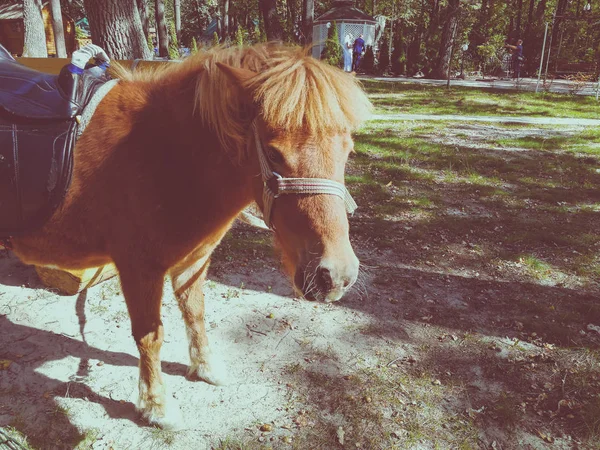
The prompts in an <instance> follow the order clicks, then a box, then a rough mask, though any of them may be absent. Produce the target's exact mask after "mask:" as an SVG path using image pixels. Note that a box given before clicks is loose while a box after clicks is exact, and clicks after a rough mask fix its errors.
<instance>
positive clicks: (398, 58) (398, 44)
mask: <svg viewBox="0 0 600 450" xmlns="http://www.w3.org/2000/svg"><path fill="white" fill-rule="evenodd" d="M405 62H406V61H405V57H404V55H403V53H402V36H401V35H400V33H397V34H396V38H395V39H394V50H392V58H391V63H392V73H393V74H394V75H398V74H401V73H404V65H405Z"/></svg>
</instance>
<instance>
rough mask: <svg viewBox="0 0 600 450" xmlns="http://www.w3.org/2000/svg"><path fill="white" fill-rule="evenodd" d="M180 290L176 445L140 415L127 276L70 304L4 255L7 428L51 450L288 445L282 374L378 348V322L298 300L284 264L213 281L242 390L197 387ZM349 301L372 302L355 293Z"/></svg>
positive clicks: (174, 317)
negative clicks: (181, 425)
mask: <svg viewBox="0 0 600 450" xmlns="http://www.w3.org/2000/svg"><path fill="white" fill-rule="evenodd" d="M0 255H1V253H0ZM270 263H271V264H273V263H274V261H270ZM244 265H246V264H244ZM169 284H170V283H168V282H167V283H165V296H164V308H163V321H164V324H165V330H166V340H165V345H164V347H163V350H162V357H163V373H164V377H165V381H166V383H167V386H168V392H169V393H168V398H169V400H174V401H176V402H177V403H178V404H179V405H180V407H181V410H182V412H183V415H184V417H185V422H186V423H185V431H183V432H178V433H177V437H176V440H175V442H169V441H170V439H172V437H173V436H172V435H171V434H170V433H166V432H162V431H159V430H156V429H153V428H150V427H147V426H144V424H142V423H141V422H140V421H139V420H138V416H137V414H136V412H135V411H134V402H135V397H136V394H137V379H138V370H137V357H138V354H137V349H136V346H135V344H134V342H133V339H132V338H131V336H130V325H129V320H128V316H127V311H126V307H125V302H124V300H123V297H122V294H121V292H120V287H119V284H118V280H117V279H112V280H110V281H107V282H105V283H103V284H100V285H98V286H95V287H93V288H91V289H89V290H88V291H87V294H80V295H79V296H61V295H57V294H55V293H53V292H51V291H50V290H47V289H44V287H43V286H41V285H40V282H39V280H38V279H37V276H36V274H35V271H34V270H33V269H32V268H31V267H28V266H25V265H23V264H22V263H20V261H19V260H18V259H17V258H16V257H15V256H14V255H10V254H8V255H5V256H4V257H1V259H0V346H1V349H2V350H1V351H0V360H4V361H11V363H10V366H9V367H8V368H7V369H6V370H2V371H0V426H8V425H12V426H15V427H16V428H18V429H19V430H20V431H22V432H23V433H25V434H26V435H27V436H28V437H29V440H30V442H33V443H34V444H36V446H37V445H41V446H43V447H48V448H56V447H61V446H63V447H65V448H70V447H71V446H72V445H73V442H76V441H78V440H79V439H81V438H82V435H83V436H85V437H88V439H89V440H90V441H91V442H90V444H91V448H94V449H96V448H107V449H108V448H115V449H116V448H162V447H164V446H169V447H171V448H181V449H184V448H209V447H210V446H211V444H213V445H214V444H215V443H218V441H219V439H220V438H226V437H227V436H239V435H244V436H245V437H246V438H247V437H255V438H256V439H257V440H258V439H260V440H261V441H262V440H263V439H270V438H271V437H272V436H270V435H267V436H264V437H262V438H261V433H260V431H259V426H260V425H261V424H264V423H270V424H274V425H275V426H276V427H277V432H276V433H275V434H276V437H275V439H276V440H277V442H279V443H280V444H281V445H285V441H287V439H285V437H286V436H290V437H291V436H292V435H293V431H292V430H291V429H292V428H294V426H295V425H294V422H293V420H294V418H293V417H292V415H290V412H289V411H285V409H284V407H285V406H286V404H288V403H289V399H290V395H289V394H290V393H289V392H288V391H289V387H287V386H286V380H285V377H282V376H281V373H282V371H283V370H284V368H285V367H286V365H288V364H295V363H303V364H306V363H308V364H310V363H311V360H310V358H311V355H312V354H313V353H314V352H315V350H319V349H320V350H322V351H323V352H325V351H329V350H331V349H334V351H335V352H336V353H338V354H339V355H340V357H341V361H345V364H348V365H351V364H352V361H353V358H355V357H356V355H358V354H362V353H364V350H365V349H366V348H367V347H368V346H369V342H368V340H367V339H365V340H357V339H355V338H354V337H355V336H354V335H355V332H353V331H352V330H353V327H356V326H360V325H365V324H368V322H369V317H368V314H365V313H358V312H356V311H354V310H353V309H351V308H348V307H347V304H346V305H345V304H344V303H339V304H333V305H326V304H317V303H311V302H308V301H304V300H298V299H294V298H293V296H292V289H291V287H290V284H289V283H288V281H287V280H286V279H285V277H284V276H283V275H282V274H281V273H280V272H279V269H278V267H275V266H271V265H269V264H265V265H264V267H259V268H250V266H247V267H240V268H239V270H238V271H236V273H227V274H224V275H223V276H221V277H220V279H219V280H218V281H216V280H214V279H213V280H209V281H208V282H207V285H206V289H205V292H206V305H207V308H206V309H207V311H206V316H207V326H208V330H209V333H208V335H209V339H210V341H211V343H212V346H213V351H215V353H217V354H219V355H221V356H222V358H223V360H224V361H225V363H226V364H227V366H228V367H229V369H230V375H231V378H232V381H231V384H229V385H228V386H225V387H214V386H210V385H208V384H205V383H202V382H190V381H187V380H186V379H185V378H184V373H185V370H186V364H187V361H188V359H187V341H186V337H185V330H184V326H183V322H182V319H181V315H180V312H179V309H178V307H177V304H176V301H175V298H174V296H173V294H172V291H171V290H170V287H169ZM349 301H353V302H361V301H362V300H361V299H360V298H359V296H358V295H357V294H354V295H352V296H351V298H350V300H349ZM353 336H354V337H353ZM307 343H310V351H305V350H304V349H306V345H307ZM333 369H335V370H340V369H343V368H341V367H335V368H332V370H333ZM288 427H289V429H286V428H288ZM259 442H260V441H259ZM269 442H270V441H269ZM86 448H87V447H86Z"/></svg>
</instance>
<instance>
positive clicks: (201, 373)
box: [187, 354, 231, 386]
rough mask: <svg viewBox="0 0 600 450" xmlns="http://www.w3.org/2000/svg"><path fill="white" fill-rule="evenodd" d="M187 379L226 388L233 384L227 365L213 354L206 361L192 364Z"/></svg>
mask: <svg viewBox="0 0 600 450" xmlns="http://www.w3.org/2000/svg"><path fill="white" fill-rule="evenodd" d="M187 379H188V380H191V381H199V380H202V381H205V382H206V383H208V384H212V385H214V386H225V385H227V384H229V383H230V382H231V380H230V378H229V376H228V375H227V369H226V367H225V364H223V362H222V361H221V360H220V359H218V358H215V357H214V356H213V355H212V354H209V356H208V357H206V358H205V361H203V362H199V363H197V364H192V365H191V366H190V368H189V370H188V373H187Z"/></svg>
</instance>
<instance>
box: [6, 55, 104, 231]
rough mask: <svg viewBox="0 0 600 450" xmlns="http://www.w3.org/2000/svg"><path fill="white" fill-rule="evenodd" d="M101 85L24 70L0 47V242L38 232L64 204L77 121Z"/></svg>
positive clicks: (90, 80) (99, 81)
mask: <svg viewBox="0 0 600 450" xmlns="http://www.w3.org/2000/svg"><path fill="white" fill-rule="evenodd" d="M103 83H104V81H103V80H102V79H99V78H96V77H94V76H92V75H88V74H86V73H85V72H84V73H83V74H81V75H74V74H72V73H71V72H69V71H68V70H66V66H65V68H63V70H62V71H61V73H60V74H59V75H58V76H57V75H50V74H46V73H42V72H38V71H36V70H33V69H29V68H27V67H25V66H23V65H22V64H19V63H17V62H16V61H15V60H14V58H12V56H10V54H9V53H8V52H6V50H5V49H4V48H3V47H2V46H1V45H0V238H3V237H9V236H17V235H19V234H23V233H27V232H31V231H34V230H35V229H37V228H40V227H41V226H43V224H44V223H45V222H46V221H47V220H48V219H49V218H50V216H51V215H52V214H53V213H54V211H55V210H56V208H57V207H58V206H59V205H60V203H61V202H62V200H63V199H64V196H65V194H66V192H67V189H68V187H69V184H70V181H71V175H72V170H73V147H74V146H75V141H76V136H77V128H78V117H79V116H78V115H79V114H81V111H82V110H83V108H84V107H85V105H86V104H87V102H88V101H89V99H90V98H91V96H92V95H93V93H94V92H95V91H96V89H97V88H98V87H99V86H100V85H102V84H103Z"/></svg>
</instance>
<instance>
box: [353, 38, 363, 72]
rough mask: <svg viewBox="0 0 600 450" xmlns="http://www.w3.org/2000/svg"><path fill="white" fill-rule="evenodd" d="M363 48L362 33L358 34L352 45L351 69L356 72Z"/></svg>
mask: <svg viewBox="0 0 600 450" xmlns="http://www.w3.org/2000/svg"><path fill="white" fill-rule="evenodd" d="M364 50H365V41H364V40H363V35H362V34H359V35H358V38H356V40H355V41H354V45H353V46H352V70H353V71H354V72H356V71H357V70H358V68H359V66H360V58H361V57H362V54H363V52H364Z"/></svg>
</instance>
